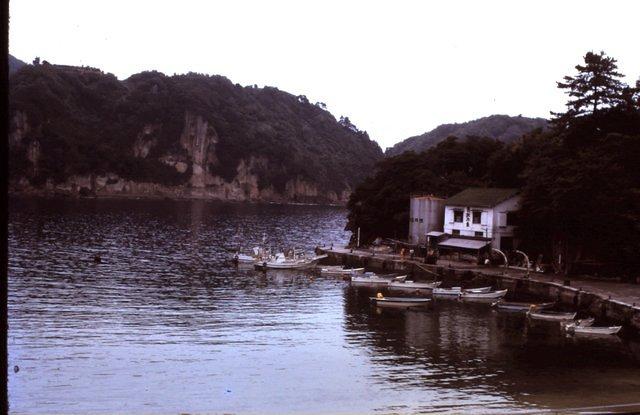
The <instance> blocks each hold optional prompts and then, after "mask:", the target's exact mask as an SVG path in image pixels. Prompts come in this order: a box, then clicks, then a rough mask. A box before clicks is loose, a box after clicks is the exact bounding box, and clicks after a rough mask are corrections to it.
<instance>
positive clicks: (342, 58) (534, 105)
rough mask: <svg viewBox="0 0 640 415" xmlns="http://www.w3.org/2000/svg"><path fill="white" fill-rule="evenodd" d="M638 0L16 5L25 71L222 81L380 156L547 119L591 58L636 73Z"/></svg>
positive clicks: (17, 0) (15, 30)
mask: <svg viewBox="0 0 640 415" xmlns="http://www.w3.org/2000/svg"><path fill="white" fill-rule="evenodd" d="M639 16H640V1H636V0H629V1H611V0H608V1H606V2H605V1H585V0H579V1H566V0H563V1H540V0H537V1H487V0H482V1H477V0H475V1H427V0H423V1H401V0H394V1H391V0H389V1H385V2H375V1H371V0H369V1H348V0H342V1H332V0H322V1H313V2H312V1H301V0H296V1H277V0H246V1H243V0H230V1H212V0H210V1H204V0H203V1H195V0H193V1H190V0H181V1H166V2H165V1H160V0H155V1H143V0H109V1H97V0H82V1H72V0H56V1H51V0H11V1H10V22H9V24H10V31H9V36H10V37H9V39H10V43H9V51H10V53H11V54H12V55H14V56H16V57H17V58H19V59H22V60H24V61H26V62H31V61H32V60H33V58H34V57H36V56H39V57H41V59H45V60H48V61H50V62H52V63H61V64H72V65H89V66H94V67H98V68H100V69H102V70H104V71H105V72H111V73H113V74H115V75H116V76H118V78H120V79H124V78H127V77H128V76H129V75H131V74H133V73H136V72H140V71H143V70H150V69H156V70H159V71H161V72H164V73H165V74H168V75H171V74H173V73H184V72H189V71H194V72H201V73H208V74H220V75H224V76H226V77H228V78H229V79H231V80H232V81H233V82H237V83H240V84H242V85H252V84H258V85H259V86H263V85H270V86H275V87H278V88H279V89H281V90H285V91H288V92H291V93H293V94H296V95H299V94H304V95H307V97H308V98H309V99H310V100H311V101H312V102H315V101H323V102H325V103H326V104H327V106H328V109H329V110H330V111H331V112H332V113H333V114H334V115H335V116H336V117H339V116H340V115H346V116H349V117H350V119H351V120H352V121H353V122H354V123H355V124H356V125H357V126H358V127H359V128H360V129H364V130H367V131H368V132H369V135H370V136H371V137H372V138H373V139H375V140H377V141H378V143H380V145H381V147H382V148H383V149H384V148H385V147H387V146H391V145H393V144H394V143H396V142H398V141H400V140H402V139H405V138H407V137H409V136H412V135H416V134H421V133H423V132H425V131H428V130H431V129H433V128H434V127H436V126H438V125H439V124H442V123H449V122H463V121H468V120H471V119H475V118H479V117H483V116H486V115H490V114H509V115H518V114H522V115H525V116H533V117H548V115H549V111H550V110H560V109H562V108H563V104H564V102H565V97H564V95H563V94H562V93H561V92H559V91H558V90H557V89H556V86H555V81H558V80H560V79H561V78H562V76H564V75H566V74H573V73H574V72H575V71H574V69H573V67H574V66H575V65H576V64H578V63H580V61H581V59H582V56H583V55H584V54H585V52H587V51H588V50H594V51H600V50H604V51H605V52H606V53H607V54H609V55H610V56H613V57H615V58H616V59H618V64H619V68H620V70H621V71H622V72H623V73H624V74H625V75H627V79H626V80H627V82H630V83H631V82H635V80H636V79H638V77H639V76H640V42H639V40H640V32H639V30H640V29H639V25H638V19H639Z"/></svg>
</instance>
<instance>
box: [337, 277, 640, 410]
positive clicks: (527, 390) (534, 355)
mask: <svg viewBox="0 0 640 415" xmlns="http://www.w3.org/2000/svg"><path fill="white" fill-rule="evenodd" d="M374 292H375V291H372V290H366V289H364V290H363V289H360V288H358V289H353V288H349V289H348V290H346V291H345V316H346V318H345V325H344V326H345V331H346V332H347V333H348V334H347V339H348V341H349V343H350V344H352V345H353V346H354V347H363V346H366V348H368V349H369V355H370V359H371V362H372V364H374V365H376V366H378V367H379V370H378V371H376V373H375V376H373V379H374V380H375V381H376V382H377V383H379V384H380V385H381V387H392V388H393V387H402V388H411V387H413V388H420V389H426V390H433V389H442V390H443V391H444V392H446V395H447V399H445V401H447V402H450V403H449V404H445V405H444V406H442V405H438V406H437V407H434V406H433V402H430V401H427V402H425V403H424V405H421V404H420V403H418V404H416V407H417V408H419V409H420V410H421V411H426V412H429V411H434V410H442V409H443V408H449V409H451V408H459V406H458V405H462V406H463V407H465V408H466V409H468V410H471V408H477V407H478V405H480V406H481V407H484V408H491V409H493V410H504V409H506V408H514V407H519V406H521V407H529V406H531V405H536V406H543V407H552V408H558V407H560V408H562V407H565V408H566V407H578V406H589V405H593V406H595V405H602V404H619V403H635V402H636V401H637V400H638V399H637V397H638V391H640V378H639V376H640V371H639V369H640V353H638V343H637V341H636V340H625V341H622V340H621V339H620V338H618V337H612V338H599V339H592V338H580V337H573V336H567V335H566V334H564V333H563V332H561V330H560V328H559V325H558V324H548V323H547V324H542V325H541V324H537V325H530V324H528V323H527V321H526V318H525V317H524V316H523V315H522V314H515V313H500V312H496V311H494V310H491V309H490V308H489V307H488V306H487V305H486V304H469V303H461V302H458V301H451V300H440V301H436V302H435V304H434V307H433V309H432V310H430V311H417V310H413V311H412V310H410V311H391V312H387V310H384V311H382V312H381V310H379V309H375V308H372V307H371V306H370V305H369V303H368V298H369V296H371V295H372V294H373V293H374ZM392 385H395V386H392ZM603 385H608V387H610V388H611V389H610V390H608V391H607V392H603V390H602V386H603ZM452 390H453V391H455V393H453V394H452V393H451V391H452ZM594 391H597V393H594ZM505 398H506V399H505Z"/></svg>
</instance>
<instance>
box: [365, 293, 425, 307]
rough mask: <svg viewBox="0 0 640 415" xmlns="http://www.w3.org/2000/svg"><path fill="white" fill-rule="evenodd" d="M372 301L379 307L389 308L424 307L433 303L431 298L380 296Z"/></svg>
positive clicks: (371, 298)
mask: <svg viewBox="0 0 640 415" xmlns="http://www.w3.org/2000/svg"><path fill="white" fill-rule="evenodd" d="M370 300H371V302H372V303H373V304H375V305H376V306H378V307H388V308H410V307H424V306H426V305H428V304H429V303H430V302H431V299H429V298H406V297H383V296H382V295H380V294H379V295H378V296H377V297H370Z"/></svg>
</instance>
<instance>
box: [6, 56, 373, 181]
mask: <svg viewBox="0 0 640 415" xmlns="http://www.w3.org/2000/svg"><path fill="white" fill-rule="evenodd" d="M10 102H11V110H12V112H15V111H23V112H25V113H26V114H27V118H28V121H29V124H30V125H31V127H32V128H31V133H30V134H29V136H28V137H27V141H28V140H38V141H39V142H40V144H41V148H42V152H41V162H40V165H39V169H38V171H39V174H38V176H39V177H33V178H32V179H33V181H34V182H43V181H44V180H46V179H47V178H53V179H54V180H56V181H61V180H64V179H65V178H67V177H69V176H70V175H72V174H90V173H105V172H114V173H117V174H119V175H121V176H123V177H126V178H130V179H132V180H139V181H153V182H158V183H164V184H182V183H186V182H187V181H188V179H189V177H190V174H191V173H190V172H186V173H183V174H180V173H177V172H176V171H175V169H174V168H173V167H169V166H166V165H164V164H162V163H161V162H160V161H159V160H158V159H159V158H161V157H162V156H164V155H167V154H173V155H176V154H177V155H183V156H186V152H185V150H184V149H183V148H182V147H181V145H180V136H181V134H182V131H183V129H184V125H185V114H186V113H187V112H188V113H191V114H193V115H194V116H201V117H203V118H204V119H205V120H206V121H207V122H208V125H209V129H210V131H209V133H210V134H211V135H212V136H217V138H218V143H217V144H216V145H215V149H214V150H215V154H216V157H217V159H218V162H217V163H214V164H212V165H211V166H209V168H210V171H211V172H212V173H213V174H219V175H220V176H222V177H223V178H224V179H226V180H227V181H231V180H232V179H233V178H234V177H235V176H236V174H237V168H238V165H239V163H240V161H241V159H245V160H247V159H249V157H250V156H256V157H260V158H265V159H267V160H268V163H267V164H265V166H264V167H259V166H258V167H255V169H254V173H257V174H258V175H259V181H260V185H261V186H262V187H269V186H274V188H275V189H276V190H279V191H282V190H284V187H285V183H286V182H287V181H288V180H291V179H295V177H296V176H300V177H302V178H303V179H306V180H307V181H309V182H312V183H316V184H317V185H318V187H319V188H320V190H324V191H329V190H333V191H335V192H336V193H339V192H342V191H344V190H349V189H351V188H353V187H355V185H356V184H357V183H359V182H360V181H361V180H362V179H363V178H364V177H366V175H367V174H368V173H369V172H370V171H371V170H372V167H373V164H374V163H375V162H376V161H377V160H379V159H380V158H381V157H382V152H381V150H380V148H379V146H378V145H377V144H376V143H375V142H373V141H372V140H370V139H369V137H368V135H367V134H366V133H365V132H360V131H357V130H353V129H352V128H349V126H345V125H341V124H339V123H338V122H337V121H336V119H335V118H334V117H333V116H332V115H331V114H330V113H328V112H327V111H326V110H324V109H323V108H322V106H321V105H313V104H311V103H309V102H308V100H307V99H306V97H304V96H300V97H296V96H294V95H291V94H288V93H286V92H282V91H279V90H278V89H276V88H271V87H266V88H253V87H246V88H245V87H242V86H240V85H237V84H235V85H234V84H233V83H232V82H231V81H229V80H228V79H227V78H224V77H222V76H207V75H201V74H195V73H189V74H186V75H174V76H171V77H168V76H165V75H164V74H162V73H159V72H155V71H151V72H142V73H139V74H136V75H133V76H131V77H130V78H128V79H127V80H125V81H118V80H117V79H116V78H115V77H114V76H113V75H111V74H104V73H102V72H101V71H99V70H96V69H92V68H75V67H65V66H58V65H50V64H48V63H46V61H45V63H43V64H39V65H33V66H27V67H25V68H23V69H22V70H21V71H19V72H17V73H16V74H15V75H14V76H13V77H12V78H11V80H10ZM145 125H154V126H157V127H158V128H156V129H155V130H154V132H153V135H152V136H150V137H148V138H154V139H155V140H156V142H157V144H156V145H155V146H154V147H153V148H152V149H151V152H150V153H149V155H148V156H147V158H146V159H140V158H136V157H134V154H133V143H134V141H135V139H136V137H137V136H138V135H139V134H140V132H141V131H142V129H143V127H144V126H145ZM26 144H27V143H26V142H25V143H22V144H21V145H20V146H21V147H22V148H21V150H23V151H15V154H14V156H15V158H16V159H15V163H13V164H14V167H15V168H14V169H13V170H12V172H13V174H24V173H25V172H26V171H27V168H26V167H25V166H28V164H29V163H28V161H26V155H25V154H24V147H25V146H26ZM12 161H14V160H13V159H12Z"/></svg>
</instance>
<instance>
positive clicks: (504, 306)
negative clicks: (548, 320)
mask: <svg viewBox="0 0 640 415" xmlns="http://www.w3.org/2000/svg"><path fill="white" fill-rule="evenodd" d="M554 305H555V303H539V304H534V303H525V302H515V301H511V302H510V301H502V300H498V301H496V302H494V303H492V304H491V307H494V308H495V309H497V310H499V311H509V312H514V313H526V312H527V311H529V309H531V307H534V309H535V310H545V309H548V308H551V307H553V306H554Z"/></svg>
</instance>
